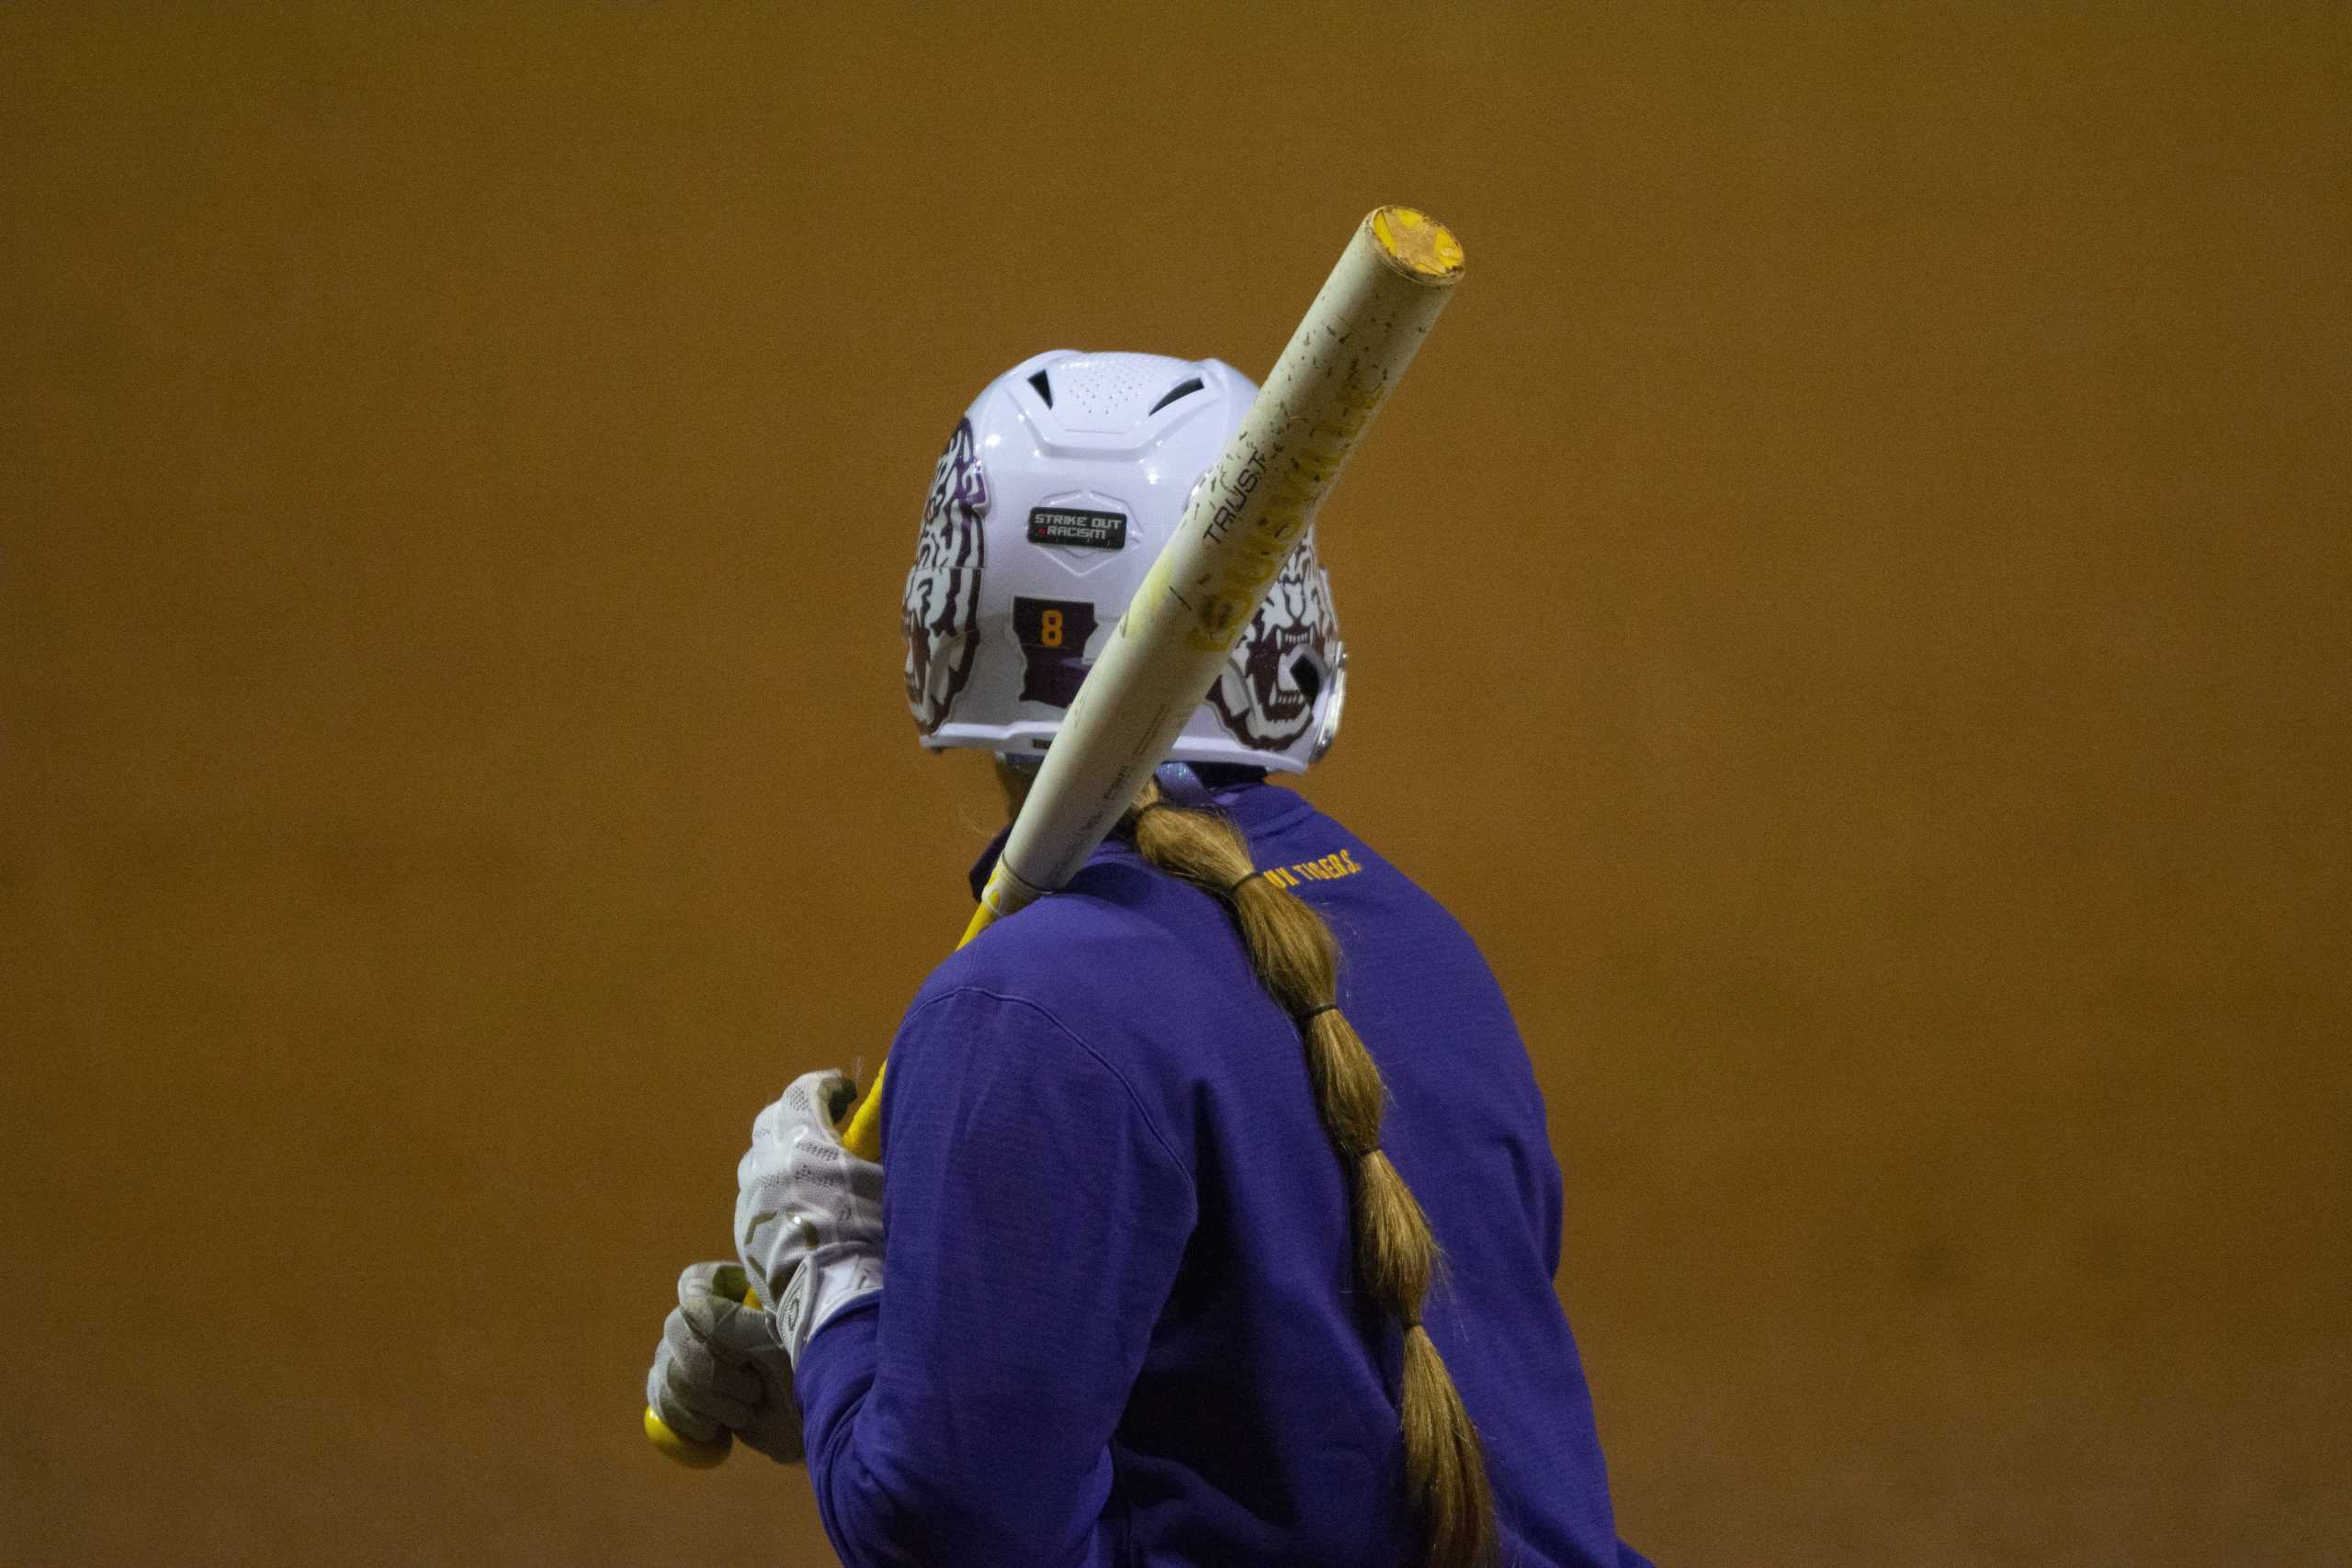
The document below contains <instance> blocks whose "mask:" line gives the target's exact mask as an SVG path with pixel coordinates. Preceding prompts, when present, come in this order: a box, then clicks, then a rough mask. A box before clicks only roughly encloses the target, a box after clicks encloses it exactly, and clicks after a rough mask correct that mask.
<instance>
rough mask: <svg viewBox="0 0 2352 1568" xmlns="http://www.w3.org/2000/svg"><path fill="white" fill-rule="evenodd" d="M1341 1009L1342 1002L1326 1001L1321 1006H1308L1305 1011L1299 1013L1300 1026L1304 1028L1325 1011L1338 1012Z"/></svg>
mask: <svg viewBox="0 0 2352 1568" xmlns="http://www.w3.org/2000/svg"><path fill="white" fill-rule="evenodd" d="M1339 1010H1340V1004H1339V1003H1337V1002H1325V1003H1324V1004H1323V1005H1322V1006H1321V1007H1319V1008H1308V1009H1307V1010H1306V1011H1305V1012H1303V1013H1300V1014H1299V1015H1298V1023H1299V1027H1300V1028H1302V1029H1304V1028H1305V1027H1306V1025H1307V1024H1308V1023H1310V1022H1312V1021H1315V1020H1316V1019H1317V1018H1320V1017H1322V1016H1323V1015H1324V1014H1325V1013H1327V1012H1337V1011H1339Z"/></svg>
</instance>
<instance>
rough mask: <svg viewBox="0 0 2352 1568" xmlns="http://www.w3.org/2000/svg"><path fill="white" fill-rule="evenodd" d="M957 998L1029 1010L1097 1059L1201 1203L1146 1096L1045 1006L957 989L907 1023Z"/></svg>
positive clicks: (933, 999)
mask: <svg viewBox="0 0 2352 1568" xmlns="http://www.w3.org/2000/svg"><path fill="white" fill-rule="evenodd" d="M955 997H986V998H988V999H989V1000H990V1001H993V1002H1002V1003H1004V1004H1005V1005H1006V1006H1008V1007H1018V1008H1026V1009H1027V1010H1029V1011H1031V1012H1034V1013H1035V1014H1036V1015H1037V1016H1038V1017H1039V1018H1042V1019H1044V1020H1045V1021H1046V1022H1047V1023H1050V1024H1052V1025H1053V1026H1054V1028H1055V1029H1056V1030H1057V1031H1058V1032H1060V1033H1061V1035H1062V1037H1063V1038H1065V1039H1067V1040H1068V1041H1069V1043H1071V1044H1073V1045H1075V1046H1077V1047H1078V1048H1079V1049H1080V1051H1083V1052H1085V1053H1086V1054H1087V1055H1089V1056H1091V1057H1092V1058H1093V1059H1094V1065H1095V1066H1099V1067H1101V1068H1102V1069H1103V1071H1104V1072H1106V1073H1108V1074H1110V1075H1111V1081H1112V1082H1114V1083H1115V1084H1117V1085H1118V1086H1119V1088H1120V1089H1122V1090H1123V1091H1125V1094H1126V1097H1127V1102H1128V1103H1129V1104H1131V1105H1133V1106H1134V1107H1135V1111H1136V1120H1137V1121H1139V1122H1142V1123H1143V1127H1144V1131H1145V1132H1147V1133H1149V1134H1151V1141H1152V1142H1153V1143H1155V1144H1158V1145H1159V1152H1160V1153H1161V1154H1163V1155H1165V1156H1167V1158H1168V1163H1169V1164H1170V1165H1172V1166H1174V1167H1175V1168H1176V1174H1177V1175H1179V1176H1181V1177H1182V1178H1183V1179H1184V1186H1185V1188H1186V1189H1187V1190H1190V1191H1191V1192H1192V1194H1193V1201H1194V1202H1196V1203H1197V1202H1198V1201H1200V1188H1199V1186H1198V1185H1197V1184H1196V1183H1195V1182H1194V1181H1193V1170H1192V1168H1191V1167H1190V1166H1188V1165H1186V1164H1185V1163H1184V1161H1183V1159H1182V1157H1181V1156H1179V1155H1178V1154H1177V1153H1176V1150H1175V1147H1174V1146H1173V1145H1170V1143H1169V1141H1168V1135H1167V1134H1165V1133H1162V1132H1161V1131H1160V1130H1159V1122H1155V1121H1153V1120H1152V1118H1151V1111H1149V1110H1148V1108H1147V1107H1146V1106H1145V1104H1144V1102H1143V1097H1142V1096H1141V1095H1139V1094H1137V1093H1136V1086H1135V1085H1134V1084H1132V1083H1129V1082H1128V1081H1127V1076H1126V1074H1125V1073H1123V1072H1121V1071H1119V1069H1118V1068H1117V1067H1115V1066H1112V1065H1111V1059H1110V1058H1109V1057H1107V1056H1105V1055H1103V1053H1102V1052H1100V1051H1097V1050H1096V1049H1095V1048H1094V1047H1093V1046H1091V1045H1090V1044H1088V1043H1087V1042H1086V1039H1085V1037H1084V1036H1083V1035H1081V1034H1080V1033H1079V1032H1078V1031H1077V1030H1075V1029H1072V1028H1071V1027H1070V1026H1069V1024H1067V1023H1064V1022H1063V1021H1061V1020H1060V1019H1059V1018H1057V1017H1056V1016H1055V1015H1054V1011H1053V1010H1052V1009H1050V1008H1048V1007H1046V1005H1045V1004H1044V1003H1042V1002H1038V1001H1033V1000H1031V999H1030V998H1027V997H1015V996H1009V995H1007V994H1006V993H1004V992H1002V991H992V990H990V989H989V987H986V986H955V987H949V988H948V989H946V990H944V991H941V992H940V993H939V994H938V995H936V996H933V997H931V998H927V999H925V1000H924V1001H923V1002H922V1005H921V1006H919V1007H917V1008H915V1009H914V1010H912V1011H911V1012H909V1013H908V1014H907V1019H906V1022H907V1023H911V1022H913V1021H914V1020H915V1019H916V1017H917V1016H918V1015H920V1014H922V1013H925V1012H928V1011H930V1010H932V1009H933V1008H934V1007H936V1006H938V1005H939V1004H940V1003H941V1002H944V1001H946V1000H948V999H950V998H955ZM899 1027H900V1028H901V1029H904V1028H905V1027H906V1024H905V1023H902V1024H900V1025H899Z"/></svg>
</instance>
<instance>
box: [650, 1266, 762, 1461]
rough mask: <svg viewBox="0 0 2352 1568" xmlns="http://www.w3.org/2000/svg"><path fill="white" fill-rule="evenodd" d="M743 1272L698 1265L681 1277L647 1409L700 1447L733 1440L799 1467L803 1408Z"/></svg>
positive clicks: (655, 1357)
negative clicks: (748, 1296)
mask: <svg viewBox="0 0 2352 1568" xmlns="http://www.w3.org/2000/svg"><path fill="white" fill-rule="evenodd" d="M748 1288H749V1282H748V1281H747V1280H745V1279H744V1277H743V1270H742V1269H741V1266H740V1265H737V1264H733V1263H697V1264H695V1265H694V1266H693V1267H692V1268H690V1269H687V1270H686V1271H685V1272H684V1273H683V1274H681V1275H679V1276H678V1305H677V1307H676V1309H675V1310H674V1311H673V1312H672V1313H671V1314H670V1315H669V1318H668V1319H667V1320H666V1321H665V1322H664V1323H663V1324H662V1343H661V1345H660V1347H659V1348H656V1349H655V1350H654V1352H653V1370H652V1371H650V1372H648V1373H646V1375H645V1403H646V1404H650V1405H651V1406H652V1407H653V1409H654V1412H655V1413H656V1414H657V1415H659V1416H661V1417H662V1420H664V1421H666V1422H668V1423H669V1425H670V1430H672V1431H673V1432H675V1433H677V1434H678V1435H679V1436H680V1437H682V1438H687V1439H689V1440H690V1441H693V1442H697V1443H709V1442H716V1441H717V1440H718V1438H720V1437H721V1436H723V1435H724V1434H726V1433H728V1432H732V1433H734V1434H735V1436H737V1437H739V1438H742V1439H743V1441H744V1442H746V1443H748V1444H750V1445H751V1446H752V1448H755V1449H757V1450H759V1451H760V1452H762V1453H763V1454H765V1455H767V1456H768V1457H769V1458H770V1459H772V1460H775V1461H777V1462H778V1463H781V1464H797V1463H799V1462H800V1460H801V1446H800V1445H801V1438H800V1401H799V1400H798V1399H797V1397H796V1396H795V1395H794V1393H793V1390H792V1360H791V1358H790V1357H788V1356H787V1355H786V1354H785V1350H784V1346H783V1345H782V1343H781V1342H780V1341H779V1340H778V1338H777V1336H776V1317H775V1314H774V1313H772V1312H767V1311H763V1309H761V1308H759V1307H754V1306H747V1305H745V1304H744V1302H743V1297H744V1294H745V1292H746V1291H747V1290H748Z"/></svg>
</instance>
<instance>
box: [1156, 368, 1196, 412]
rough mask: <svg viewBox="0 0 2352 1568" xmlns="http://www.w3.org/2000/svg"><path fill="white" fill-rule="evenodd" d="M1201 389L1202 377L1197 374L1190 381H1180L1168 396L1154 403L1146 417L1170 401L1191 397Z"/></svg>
mask: <svg viewBox="0 0 2352 1568" xmlns="http://www.w3.org/2000/svg"><path fill="white" fill-rule="evenodd" d="M1200 389H1201V378H1199V377H1197V376H1195V377H1193V378H1192V379H1191V380H1189V381H1180V382H1178V383H1177V384H1176V385H1175V386H1173V387H1170V388H1169V389H1168V394H1167V396H1165V397H1163V398H1161V399H1160V400H1159V401H1158V402H1156V403H1154V404H1152V405H1151V410H1150V412H1148V413H1146V414H1145V415H1144V417H1145V418H1146V419H1149V418H1150V417H1151V415H1152V414H1155V413H1158V412H1159V411H1160V410H1161V409H1164V408H1166V407H1167V406H1168V405H1169V404H1170V403H1172V402H1174V401H1175V400H1177V399H1179V398H1189V397H1191V396H1192V395H1193V393H1194V392H1197V391H1199V390H1200Z"/></svg>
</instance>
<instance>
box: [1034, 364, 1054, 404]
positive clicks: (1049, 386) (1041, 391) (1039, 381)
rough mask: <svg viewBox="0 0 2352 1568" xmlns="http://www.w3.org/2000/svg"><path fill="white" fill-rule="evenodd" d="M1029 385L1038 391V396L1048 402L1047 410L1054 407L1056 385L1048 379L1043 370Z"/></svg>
mask: <svg viewBox="0 0 2352 1568" xmlns="http://www.w3.org/2000/svg"><path fill="white" fill-rule="evenodd" d="M1029 384H1030V385H1031V386H1033V387H1035V388H1036V389H1037V395H1038V396H1039V397H1041V398H1043V399H1045V400H1046V407H1047V408H1052V407H1053V406H1054V384H1053V383H1052V382H1051V381H1049V380H1047V379H1046V373H1045V372H1044V371H1043V370H1040V371H1038V372H1037V373H1036V374H1035V376H1032V377H1030V378H1029Z"/></svg>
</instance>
